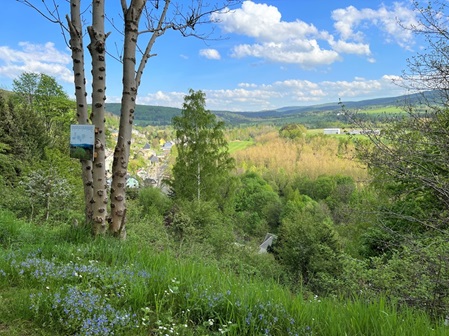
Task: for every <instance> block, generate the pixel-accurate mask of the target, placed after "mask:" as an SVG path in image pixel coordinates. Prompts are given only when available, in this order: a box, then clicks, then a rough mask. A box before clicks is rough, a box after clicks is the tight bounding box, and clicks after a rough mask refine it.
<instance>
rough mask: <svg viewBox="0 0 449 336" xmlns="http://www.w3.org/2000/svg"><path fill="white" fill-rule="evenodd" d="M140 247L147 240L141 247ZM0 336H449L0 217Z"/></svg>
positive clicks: (355, 303) (349, 304) (410, 320)
mask: <svg viewBox="0 0 449 336" xmlns="http://www.w3.org/2000/svg"><path fill="white" fill-rule="evenodd" d="M137 242H139V243H137ZM0 244H1V250H0V299H1V302H2V305H1V306H0V334H5V335H6V334H7V335H111V334H113V333H114V334H116V335H221V334H227V335H236V336H237V335H446V334H448V333H449V329H448V328H447V327H445V326H443V325H441V324H439V323H438V321H436V322H435V321H433V322H432V321H431V320H430V319H429V318H428V317H427V316H426V315H425V314H424V313H421V312H419V311H414V310H411V309H407V308H402V309H401V310H398V309H397V308H396V307H395V305H394V304H393V303H391V302H389V301H388V300H386V299H384V298H380V299H379V300H378V301H377V302H365V301H363V300H359V299H354V300H351V301H350V300H343V299H338V298H326V299H323V298H319V297H309V298H307V297H303V296H302V295H293V294H292V293H290V292H289V291H288V290H286V289H284V288H283V287H281V286H279V285H278V284H276V283H275V282H272V281H260V280H253V279H251V277H250V276H236V275H234V274H231V273H229V272H225V271H223V270H221V269H220V267H219V264H217V263H212V262H210V263H209V262H208V261H207V260H201V259H200V258H198V259H197V260H194V259H192V258H189V259H187V258H182V257H179V256H175V255H172V254H171V253H170V251H164V252H156V251H155V250H154V249H152V248H151V246H146V245H143V244H142V243H141V241H138V240H136V241H133V240H132V239H130V240H128V241H125V242H121V241H117V240H115V239H112V238H108V237H103V238H97V239H92V238H91V237H90V234H89V230H86V229H83V228H76V229H75V228H71V227H70V226H69V225H66V226H64V225H61V226H59V227H46V226H34V225H31V224H29V223H26V222H22V221H19V220H17V219H15V218H14V216H13V215H11V214H10V213H5V212H2V211H0Z"/></svg>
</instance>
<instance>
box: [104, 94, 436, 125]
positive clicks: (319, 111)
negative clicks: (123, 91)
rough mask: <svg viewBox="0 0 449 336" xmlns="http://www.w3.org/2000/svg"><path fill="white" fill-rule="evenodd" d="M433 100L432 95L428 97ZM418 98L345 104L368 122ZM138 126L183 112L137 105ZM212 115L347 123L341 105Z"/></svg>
mask: <svg viewBox="0 0 449 336" xmlns="http://www.w3.org/2000/svg"><path fill="white" fill-rule="evenodd" d="M426 96H428V97H431V93H428V94H426ZM418 97H420V96H418V95H405V96H398V97H391V98H379V99H372V100H362V101H357V102H354V101H349V102H343V104H344V106H345V107H346V108H348V109H356V110H357V111H358V114H359V117H360V118H364V119H365V120H376V121H380V120H382V119H386V118H389V117H391V116H392V115H396V114H401V113H403V109H404V107H405V106H407V105H409V104H416V103H417V102H418ZM106 110H107V111H108V112H110V113H112V114H114V115H120V104H118V103H107V104H106ZM134 113H135V122H136V124H137V125H139V126H148V125H153V126H160V125H163V126H166V125H170V124H171V120H172V118H173V117H174V116H177V115H180V114H181V109H178V108H173V107H164V106H151V105H137V106H136V110H135V112H134ZM213 113H214V114H215V115H216V116H217V117H219V118H220V119H221V120H223V121H225V122H226V124H228V125H241V124H242V125H248V124H256V123H257V124H261V123H264V124H275V125H283V124H288V123H301V124H304V125H307V127H309V128H324V127H331V126H341V125H344V124H345V123H346V122H347V119H346V118H345V116H344V115H343V113H342V105H341V104H339V102H334V103H329V104H322V105H310V106H290V107H284V108H279V109H276V110H268V111H257V112H245V111H237V112H231V111H213Z"/></svg>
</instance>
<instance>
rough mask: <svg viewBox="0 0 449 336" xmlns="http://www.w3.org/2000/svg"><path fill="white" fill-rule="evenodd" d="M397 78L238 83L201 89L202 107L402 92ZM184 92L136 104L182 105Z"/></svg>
mask: <svg viewBox="0 0 449 336" xmlns="http://www.w3.org/2000/svg"><path fill="white" fill-rule="evenodd" d="M399 80H400V77H398V76H394V75H384V76H382V77H380V78H378V79H364V78H361V77H356V78H354V79H353V80H350V81H321V82H313V81H310V80H301V79H289V80H283V81H276V82H273V83H271V84H255V83H239V84H238V86H237V87H236V88H231V89H220V90H203V92H205V93H206V107H207V108H208V109H210V110H229V111H261V110H268V109H276V108H280V107H284V106H294V105H313V104H321V103H332V102H335V104H337V103H338V101H339V100H340V99H341V100H342V101H349V100H363V99H370V98H377V97H391V96H399V95H402V94H405V93H406V92H405V91H404V89H403V88H402V87H400V86H398V85H396V84H394V83H393V82H396V83H397V82H398V81H399ZM186 94H187V92H161V91H158V92H156V93H150V94H147V95H146V96H143V95H142V96H139V98H138V103H139V104H150V105H161V106H171V107H178V108H180V107H181V106H182V103H183V101H184V96H185V95H186Z"/></svg>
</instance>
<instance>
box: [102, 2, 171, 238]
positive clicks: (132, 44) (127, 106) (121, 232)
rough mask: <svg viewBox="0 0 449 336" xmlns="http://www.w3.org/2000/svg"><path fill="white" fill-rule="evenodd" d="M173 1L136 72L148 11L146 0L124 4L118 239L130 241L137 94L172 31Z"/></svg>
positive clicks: (114, 189)
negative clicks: (168, 21)
mask: <svg viewBox="0 0 449 336" xmlns="http://www.w3.org/2000/svg"><path fill="white" fill-rule="evenodd" d="M170 2H171V1H170V0H166V1H165V5H164V9H163V11H162V13H161V15H160V18H159V22H158V25H157V27H156V28H155V29H154V31H153V33H152V36H151V38H150V40H149V42H148V44H147V46H146V49H145V51H144V53H143V55H142V58H141V60H140V63H139V67H138V69H137V70H136V66H137V61H136V49H137V42H138V37H139V22H140V18H141V16H142V11H143V9H144V8H145V3H146V1H145V0H133V1H131V4H130V5H129V7H128V8H127V7H126V1H125V0H122V9H123V17H124V20H125V28H124V29H125V41H124V50H123V92H122V104H121V110H120V126H119V134H118V139H117V145H116V147H115V150H114V160H113V163H112V186H111V217H110V225H109V231H110V232H111V233H112V234H113V235H114V236H117V237H120V238H122V239H124V238H126V178H127V174H128V162H129V153H130V148H131V136H132V125H133V120H134V109H135V106H136V97H137V90H138V88H139V85H140V79H141V76H142V74H143V70H144V68H145V65H146V63H147V61H148V59H149V58H150V57H151V55H150V52H151V49H152V47H153V45H154V42H155V41H156V39H157V38H158V37H159V36H161V35H162V34H163V33H164V32H165V30H166V29H168V27H163V25H164V20H165V17H166V14H167V11H168V8H169V6H170Z"/></svg>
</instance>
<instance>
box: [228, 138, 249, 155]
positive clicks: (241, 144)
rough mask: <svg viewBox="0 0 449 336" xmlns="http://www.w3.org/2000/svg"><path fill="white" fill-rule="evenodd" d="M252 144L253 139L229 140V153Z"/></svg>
mask: <svg viewBox="0 0 449 336" xmlns="http://www.w3.org/2000/svg"><path fill="white" fill-rule="evenodd" d="M252 145H254V141H253V140H247V141H231V142H229V153H234V152H237V151H240V150H243V149H245V148H247V147H249V146H252Z"/></svg>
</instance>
